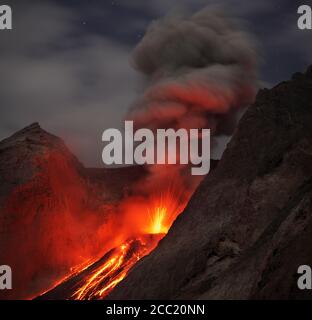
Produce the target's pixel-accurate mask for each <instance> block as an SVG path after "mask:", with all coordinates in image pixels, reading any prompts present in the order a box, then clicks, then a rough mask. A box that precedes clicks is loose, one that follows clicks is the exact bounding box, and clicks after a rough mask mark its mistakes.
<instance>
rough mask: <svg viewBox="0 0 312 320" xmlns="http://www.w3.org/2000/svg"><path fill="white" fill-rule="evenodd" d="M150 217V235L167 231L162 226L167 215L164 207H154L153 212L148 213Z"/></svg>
mask: <svg viewBox="0 0 312 320" xmlns="http://www.w3.org/2000/svg"><path fill="white" fill-rule="evenodd" d="M149 214H150V216H151V230H150V233H152V234H158V233H167V232H168V230H167V228H166V227H165V226H164V224H163V223H164V219H165V218H166V215H167V208H165V207H156V208H155V209H154V212H152V213H150V212H149Z"/></svg>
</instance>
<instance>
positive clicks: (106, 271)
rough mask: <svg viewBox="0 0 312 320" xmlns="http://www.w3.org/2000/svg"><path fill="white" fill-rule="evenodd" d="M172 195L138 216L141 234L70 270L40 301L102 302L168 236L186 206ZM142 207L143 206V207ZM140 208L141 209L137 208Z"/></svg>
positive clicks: (152, 204) (168, 195)
mask: <svg viewBox="0 0 312 320" xmlns="http://www.w3.org/2000/svg"><path fill="white" fill-rule="evenodd" d="M177 199H179V197H177V198H175V197H173V196H172V194H171V193H169V192H167V193H166V194H165V195H163V196H161V197H159V199H157V201H155V200H154V201H151V207H150V208H149V207H146V210H144V209H143V210H142V211H139V212H137V215H138V219H136V221H138V222H140V223H141V224H142V225H141V226H140V228H141V229H142V230H143V231H142V233H140V234H137V235H135V236H132V237H131V238H128V239H126V240H125V241H122V242H121V243H120V245H118V246H116V247H115V248H113V249H111V250H110V251H109V252H107V253H106V254H105V255H104V256H103V257H102V258H101V259H99V260H98V261H94V260H90V261H88V262H87V263H86V264H85V265H81V266H78V267H76V268H74V269H73V271H72V273H71V274H70V275H69V276H67V277H66V278H65V279H63V280H61V281H58V283H57V284H56V285H55V288H54V289H52V290H51V291H48V292H47V293H44V294H43V295H41V297H40V298H39V299H41V298H42V299H74V300H96V299H103V298H105V297H106V296H107V295H108V294H109V293H110V292H111V291H112V290H113V289H114V288H115V286H116V285H118V283H119V282H121V281H122V280H123V279H124V278H125V277H126V276H127V274H128V273H129V271H130V270H131V269H132V267H134V265H135V264H136V263H137V262H138V261H139V260H140V259H142V258H143V257H144V256H146V255H148V254H149V253H150V252H151V251H152V250H154V249H155V248H156V246H157V244H158V242H159V241H160V240H161V239H162V238H163V237H164V236H165V235H166V234H167V232H168V230H169V228H170V226H171V224H172V223H173V221H174V220H175V218H176V217H177V216H178V214H179V213H180V212H181V211H183V209H184V207H185V204H186V203H184V204H181V203H179V202H178V201H177ZM143 207H144V206H143ZM138 208H140V206H138Z"/></svg>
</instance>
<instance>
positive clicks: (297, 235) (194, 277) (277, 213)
mask: <svg viewBox="0 0 312 320" xmlns="http://www.w3.org/2000/svg"><path fill="white" fill-rule="evenodd" d="M311 124H312V68H310V69H309V70H308V71H307V72H306V74H296V75H295V76H294V77H293V79H292V80H291V81H288V82H283V83H281V84H279V85H278V86H276V87H275V88H273V89H272V90H262V91H260V92H259V94H258V96H257V99H256V102H255V103H254V105H253V106H251V107H250V108H249V110H248V111H247V112H246V113H245V115H244V116H243V118H242V119H241V121H240V123H239V126H238V129H237V130H236V132H235V134H234V137H233V139H232V141H231V142H230V144H229V145H228V147H227V150H226V151H225V153H224V155H223V158H222V159H221V161H220V163H219V165H218V167H217V169H216V170H215V171H214V172H212V173H211V174H210V175H209V176H207V177H206V179H205V180H204V181H203V182H202V184H201V185H200V187H199V188H198V190H197V191H196V192H195V194H194V195H193V197H192V199H191V201H190V203H189V204H188V206H187V208H186V209H185V211H184V212H183V213H182V214H181V215H180V216H179V217H178V218H177V220H176V221H175V223H174V225H173V226H172V228H171V230H170V231H169V234H168V235H167V236H166V237H165V238H164V239H163V240H162V241H161V242H160V244H159V245H158V247H157V248H156V249H155V250H154V251H153V252H152V253H151V254H150V255H149V256H147V257H145V258H143V259H142V260H141V261H140V262H139V263H138V264H137V265H136V267H134V269H133V270H132V271H131V272H130V274H129V275H128V277H127V278H126V279H125V280H124V281H123V282H121V283H120V284H119V285H118V286H117V287H116V288H115V290H114V291H113V292H112V293H111V294H110V295H109V298H110V299H184V298H190V299H249V298H252V299H260V298H264V299H275V298H282V299H284V298H285V299H286V298H307V297H306V296H305V294H306V293H305V292H306V291H299V290H298V289H297V279H298V275H297V269H298V266H299V265H303V264H307V265H312V246H311V242H312V125H311ZM310 298H311V296H310Z"/></svg>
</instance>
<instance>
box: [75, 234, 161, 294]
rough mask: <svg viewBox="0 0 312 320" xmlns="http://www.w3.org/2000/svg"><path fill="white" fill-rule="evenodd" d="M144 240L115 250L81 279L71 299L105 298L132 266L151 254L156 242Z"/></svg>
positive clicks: (122, 245)
mask: <svg viewBox="0 0 312 320" xmlns="http://www.w3.org/2000/svg"><path fill="white" fill-rule="evenodd" d="M146 240H148V241H144V239H143V238H141V239H140V238H139V239H131V240H128V241H126V242H125V243H123V244H121V245H120V246H119V247H118V248H115V249H114V250H113V252H112V254H111V256H110V257H109V258H108V260H107V261H105V262H104V263H103V264H101V265H100V266H99V267H97V268H96V269H95V270H94V271H93V272H92V273H91V275H89V276H88V277H86V278H84V279H83V281H82V282H83V283H82V284H81V286H80V287H79V288H78V289H77V290H76V291H75V292H74V294H73V295H72V298H73V299H75V300H93V299H101V298H104V297H105V296H107V295H108V294H109V293H110V292H111V291H112V290H113V289H114V288H115V286H116V285H117V284H118V283H119V282H120V281H122V280H123V279H124V278H125V277H126V275H127V274H128V272H129V270H130V269H131V268H132V267H133V265H134V264H135V263H136V262H137V261H138V260H140V259H141V258H142V257H144V256H145V255H147V254H148V253H149V252H151V251H152V250H153V249H154V248H155V246H156V245H157V242H158V241H155V239H154V238H150V239H146Z"/></svg>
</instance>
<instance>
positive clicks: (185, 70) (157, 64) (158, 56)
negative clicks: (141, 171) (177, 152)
mask: <svg viewBox="0 0 312 320" xmlns="http://www.w3.org/2000/svg"><path fill="white" fill-rule="evenodd" d="M257 62H258V57H257V53H256V44H255V42H254V40H253V39H252V38H251V36H250V35H248V33H247V32H246V31H244V30H243V29H242V27H241V25H240V23H239V22H238V21H237V20H235V19H233V18H231V17H230V16H228V15H227V14H225V13H224V12H223V11H221V10H220V9H216V8H205V9H203V10H201V11H199V12H197V13H195V14H193V15H191V16H187V15H181V14H180V15H171V16H168V17H165V18H163V19H160V20H158V21H154V22H153V23H152V24H151V25H150V26H149V27H148V29H147V31H146V34H145V36H144V38H143V39H142V41H141V42H140V43H139V44H138V45H137V47H136V48H135V49H134V52H133V55H132V64H133V66H134V67H135V68H136V69H137V70H138V71H139V72H141V73H142V74H143V75H144V77H145V80H146V82H145V83H146V87H145V90H144V93H143V95H142V96H141V97H139V98H138V99H137V101H135V103H134V104H133V106H132V107H131V109H130V112H129V114H128V118H129V119H131V120H133V121H134V123H135V126H136V127H138V128H140V127H141V128H142V127H144V128H150V129H152V130H155V129H157V128H175V129H179V128H185V129H190V128H198V129H201V128H205V129H208V128H210V129H211V133H212V135H213V137H215V136H217V135H219V134H231V133H232V131H233V129H234V126H235V123H236V114H237V112H238V111H239V110H240V109H241V108H242V107H245V106H247V105H248V104H250V103H251V102H252V101H253V100H254V97H255V93H256V88H257ZM180 169H181V168H180ZM180 169H176V168H175V169H173V171H180V176H182V177H183V180H184V182H185V181H189V180H190V177H186V176H185V172H184V169H183V168H182V169H181V170H180ZM169 170H172V168H171V169H169ZM151 172H152V173H153V179H152V178H151V180H152V181H157V180H163V177H166V174H165V173H164V172H163V170H162V169H161V168H155V167H152V168H151ZM160 173H161V174H160ZM155 175H156V177H155ZM166 180H167V179H166ZM183 184H184V185H185V183H183ZM186 184H187V182H186Z"/></svg>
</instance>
